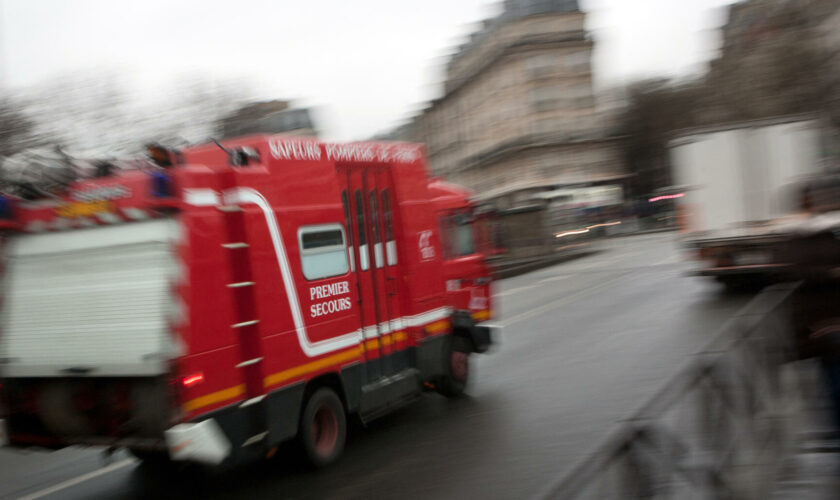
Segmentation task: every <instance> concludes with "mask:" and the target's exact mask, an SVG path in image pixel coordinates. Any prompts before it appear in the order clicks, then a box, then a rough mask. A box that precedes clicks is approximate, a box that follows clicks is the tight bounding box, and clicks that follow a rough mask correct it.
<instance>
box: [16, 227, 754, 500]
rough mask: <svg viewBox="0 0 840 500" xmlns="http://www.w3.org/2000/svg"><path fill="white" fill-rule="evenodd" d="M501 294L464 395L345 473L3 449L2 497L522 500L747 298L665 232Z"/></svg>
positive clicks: (609, 245) (433, 403) (608, 248)
mask: <svg viewBox="0 0 840 500" xmlns="http://www.w3.org/2000/svg"><path fill="white" fill-rule="evenodd" d="M599 244H600V246H601V248H602V250H603V251H602V252H600V253H597V254H595V255H592V256H589V257H586V258H582V259H579V260H575V261H571V262H566V263H563V264H560V265H557V266H553V267H550V268H545V269H542V270H538V271H535V272H532V273H529V274H526V275H522V276H518V277H515V278H510V279H507V280H504V281H502V282H500V283H498V286H497V290H496V293H497V296H498V299H499V302H500V307H499V309H500V311H501V315H500V319H499V321H500V322H501V323H502V324H504V327H505V329H504V333H503V336H502V338H501V343H500V345H499V346H498V349H497V350H495V351H494V352H492V353H491V354H487V355H483V356H477V357H476V358H475V360H474V361H475V364H474V368H475V371H474V375H475V379H474V383H473V385H472V387H471V389H470V391H469V392H470V397H468V398H466V399H463V400H457V401H450V400H446V399H444V398H442V397H439V396H437V395H434V394H429V395H426V396H424V397H423V398H422V400H421V401H419V402H417V403H414V404H413V405H411V406H409V407H407V408H405V409H403V410H401V411H399V412H398V413H396V414H393V415H390V416H388V417H385V418H383V419H381V420H379V421H377V422H375V423H373V424H371V425H370V426H369V427H368V428H367V429H354V430H352V431H351V433H350V436H349V440H348V445H347V448H346V451H345V454H344V456H343V458H342V459H341V461H340V463H338V464H336V465H335V466H333V467H330V468H328V469H326V470H322V471H309V470H307V469H306V468H305V467H303V465H302V464H300V463H299V461H298V460H297V459H296V458H294V457H290V456H287V455H285V454H281V455H282V456H280V457H276V458H274V459H272V460H268V461H265V462H263V463H259V464H256V465H254V466H252V467H248V468H247V469H242V470H238V471H233V472H216V473H207V472H202V471H198V470H194V469H192V468H181V469H178V470H176V471H170V472H167V473H162V472H156V471H154V470H150V469H149V468H147V467H140V466H138V464H137V463H136V462H135V461H134V460H133V459H130V458H127V456H126V455H122V454H118V455H116V456H115V457H113V461H112V462H111V463H110V465H105V464H103V461H102V457H101V453H98V452H96V451H94V450H89V449H75V448H72V449H65V450H61V451H58V452H53V453H45V452H33V451H27V452H21V451H10V450H4V451H0V497H2V498H20V497H24V498H56V499H57V498H62V499H71V498H146V497H153V496H154V497H167V496H172V497H175V496H178V497H181V498H183V497H197V496H199V497H209V498H243V499H244V498H248V499H250V498H299V499H310V498H311V499H315V498H328V499H331V498H334V499H346V498H401V499H412V498H417V499H427V498H453V499H454V498H458V499H463V498H528V497H530V496H533V495H535V494H536V493H538V492H539V491H540V490H542V489H543V488H544V486H545V485H546V484H547V483H548V482H550V481H552V480H554V479H556V478H558V477H559V476H561V475H562V473H563V472H564V471H567V470H568V469H569V468H570V467H572V466H573V465H574V464H575V463H576V462H577V461H578V460H579V459H580V458H581V457H583V456H585V454H586V453H587V452H588V451H590V450H591V449H592V448H593V447H594V446H595V445H596V444H597V442H598V441H599V440H600V439H601V438H602V437H603V436H604V435H605V433H607V432H608V431H609V429H611V428H612V426H613V425H614V423H615V422H616V421H617V420H618V419H620V418H622V417H623V416H626V415H628V414H629V413H631V412H632V411H633V410H634V409H635V408H636V407H637V406H639V405H640V404H641V403H643V402H644V400H645V398H646V397H649V396H650V395H651V394H652V393H653V392H655V391H656V389H657V388H659V387H660V386H661V385H662V384H663V383H664V382H665V381H666V380H667V379H668V377H669V376H671V375H673V374H674V373H675V372H676V371H677V370H678V368H679V367H680V366H681V365H682V364H683V363H685V362H686V359H687V358H688V357H689V356H690V355H691V354H692V353H693V352H696V351H697V350H699V349H700V347H701V346H702V345H703V344H704V343H705V342H706V341H707V340H708V339H710V337H711V336H712V335H713V333H714V332H715V331H716V330H717V329H718V328H719V327H720V326H721V325H722V324H723V322H724V321H725V320H726V319H727V318H728V317H730V316H731V315H732V314H733V313H734V312H735V311H737V310H738V308H740V307H741V306H743V305H744V304H745V303H746V301H747V300H748V298H749V297H745V296H732V295H726V294H724V293H722V291H721V288H720V287H719V286H717V285H716V284H715V283H713V282H710V281H707V280H704V279H700V278H690V277H685V276H684V273H685V271H686V270H688V269H689V267H690V265H691V264H689V263H686V262H684V261H683V256H682V255H681V254H680V252H679V251H678V248H677V246H676V245H675V243H674V235H673V234H671V233H659V234H653V235H645V236H632V237H623V238H615V239H611V240H606V241H603V242H600V243H599Z"/></svg>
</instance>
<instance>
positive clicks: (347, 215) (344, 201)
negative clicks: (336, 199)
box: [341, 190, 356, 271]
mask: <svg viewBox="0 0 840 500" xmlns="http://www.w3.org/2000/svg"><path fill="white" fill-rule="evenodd" d="M348 203H349V200H348V199H347V190H342V191H341V204H342V206H343V207H344V230H345V232H346V234H347V253H348V255H349V257H350V270H351V271H355V270H356V265H355V262H353V260H354V259H353V226H352V225H351V224H350V206H349V204H348Z"/></svg>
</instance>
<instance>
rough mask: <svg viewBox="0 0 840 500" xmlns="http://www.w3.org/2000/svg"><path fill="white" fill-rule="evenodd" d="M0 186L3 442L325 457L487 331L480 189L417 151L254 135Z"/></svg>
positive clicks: (447, 386)
mask: <svg viewBox="0 0 840 500" xmlns="http://www.w3.org/2000/svg"><path fill="white" fill-rule="evenodd" d="M151 152H152V155H151V157H152V159H153V160H154V162H151V161H150V162H149V164H148V165H146V166H145V167H144V168H135V169H117V170H114V169H111V168H100V169H98V170H97V173H96V175H93V176H89V177H88V178H83V179H77V180H75V181H73V182H71V183H69V184H67V186H66V188H65V189H63V190H62V191H61V192H60V193H58V194H57V195H54V196H51V197H40V198H39V197H38V196H27V197H24V198H21V197H15V196H3V197H0V219H1V220H0V229H2V231H3V234H4V244H3V253H4V266H3V280H4V286H3V292H2V293H3V296H2V316H0V326H1V327H2V330H0V377H1V378H0V383H2V389H1V391H2V404H0V407H2V408H4V411H5V415H3V416H2V417H3V419H2V420H0V439H4V440H5V441H6V442H7V443H8V444H11V445H18V446H30V445H38V446H44V447H61V446H66V445H69V444H91V445H105V446H109V447H116V446H124V447H128V448H129V449H130V450H131V451H132V452H133V453H134V454H135V455H137V456H138V457H140V458H143V459H158V458H161V457H164V458H169V459H173V460H186V461H195V462H201V463H206V464H214V465H218V464H235V463H239V462H241V461H243V460H246V459H249V458H251V457H259V456H265V455H267V454H273V453H274V451H275V450H276V447H277V446H278V445H279V444H280V443H283V442H284V441H288V440H292V439H297V440H298V441H299V443H300V444H301V446H302V448H303V450H304V451H305V454H306V456H307V457H308V459H309V460H310V461H311V462H312V463H313V464H315V465H325V464H327V463H330V462H332V461H334V460H335V459H336V458H337V457H338V456H339V454H340V453H341V451H342V449H343V446H344V441H345V435H346V418H347V416H348V415H352V416H354V417H358V418H360V419H361V420H362V421H363V422H365V421H369V420H371V419H374V418H376V417H378V416H380V415H383V414H385V413H387V412H389V411H392V410H393V409H395V408H397V407H399V406H401V405H404V404H406V403H407V402H410V401H413V400H414V399H416V398H417V397H418V396H419V395H420V393H421V391H423V390H424V389H431V388H433V389H436V390H438V391H439V392H441V393H443V394H444V395H446V396H458V395H460V394H461V393H462V392H463V390H464V387H465V384H466V382H467V380H468V378H469V355H470V354H471V353H474V352H484V351H486V350H487V349H488V347H489V346H490V343H491V336H492V335H491V330H492V327H491V326H490V325H489V324H488V323H487V321H488V320H489V319H491V317H492V314H493V309H492V304H491V293H490V286H491V279H490V276H491V274H490V269H489V268H488V267H487V264H486V262H485V258H484V254H483V253H482V250H481V245H480V242H477V241H476V240H475V239H474V237H473V236H474V235H476V234H479V233H480V231H479V230H478V228H476V227H475V226H476V225H477V224H478V220H477V219H476V218H474V217H473V216H472V210H473V207H472V205H471V204H470V201H469V192H467V191H465V190H463V189H461V188H458V187H456V186H453V185H450V184H446V183H444V182H441V181H436V180H430V179H429V178H428V177H427V174H426V171H425V167H424V157H423V150H422V147H421V146H419V145H415V144H406V143H381V142H363V143H348V144H333V143H324V142H318V141H316V140H315V139H307V138H295V137H288V136H266V135H261V136H253V137H248V138H242V139H237V140H232V141H228V142H225V143H224V144H219V143H215V144H214V143H209V144H205V145H200V146H195V147H189V148H186V149H183V150H181V151H174V150H166V149H163V148H153V149H152V150H151Z"/></svg>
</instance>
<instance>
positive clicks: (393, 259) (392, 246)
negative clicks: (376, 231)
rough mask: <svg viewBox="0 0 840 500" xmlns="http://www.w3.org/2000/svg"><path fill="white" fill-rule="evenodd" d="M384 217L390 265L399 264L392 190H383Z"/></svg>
mask: <svg viewBox="0 0 840 500" xmlns="http://www.w3.org/2000/svg"><path fill="white" fill-rule="evenodd" d="M381 195H382V217H383V219H385V220H384V222H385V254H386V257H387V258H386V260H387V262H388V265H389V266H395V265H397V242H396V241H394V214H393V213H392V212H391V192H390V191H388V189H383V190H382V193H381Z"/></svg>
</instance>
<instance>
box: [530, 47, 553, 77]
mask: <svg viewBox="0 0 840 500" xmlns="http://www.w3.org/2000/svg"><path fill="white" fill-rule="evenodd" d="M557 56H558V54H556V53H550V52H543V53H542V54H536V55H533V56H531V57H529V58H528V59H527V60H526V61H525V68H526V70H527V71H528V74H529V75H530V76H531V78H536V77H540V76H545V75H550V74H552V73H554V72H555V71H557V69H558V66H559V60H558V57H557Z"/></svg>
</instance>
